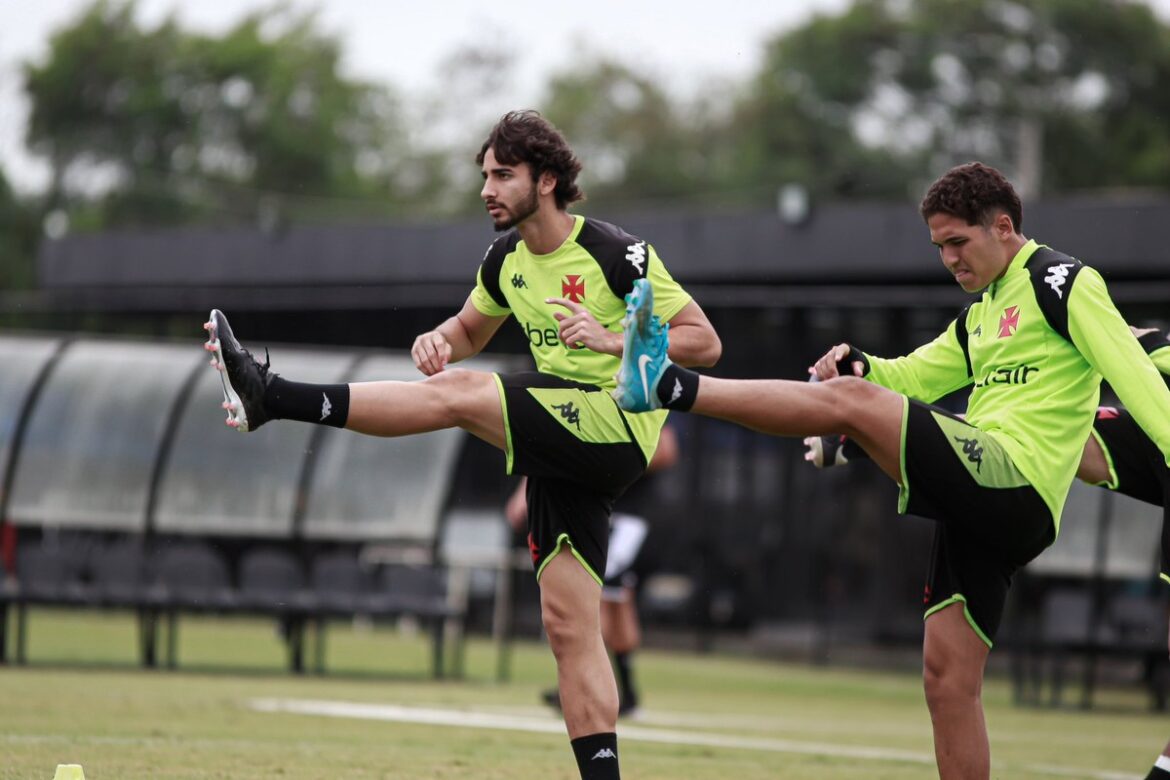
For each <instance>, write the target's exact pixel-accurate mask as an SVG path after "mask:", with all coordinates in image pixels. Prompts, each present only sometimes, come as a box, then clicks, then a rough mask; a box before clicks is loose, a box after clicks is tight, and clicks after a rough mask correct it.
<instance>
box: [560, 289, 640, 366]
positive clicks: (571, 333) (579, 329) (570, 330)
mask: <svg viewBox="0 0 1170 780" xmlns="http://www.w3.org/2000/svg"><path fill="white" fill-rule="evenodd" d="M545 303H548V304H552V305H554V306H563V307H564V308H565V309H567V310H568V314H566V313H565V312H561V311H554V312H553V318H554V319H555V320H556V321H557V322H558V323H559V328H558V330H559V333H560V339H561V343H562V344H564V345H565V346H566V347H568V348H569V349H581V348H582V347H587V348H589V349H591V350H593V351H594V352H604V353H605V354H607V355H615V356H620V355H621V354H622V336H621V334H620V333H613V332H611V331H608V330H606V329H605V328H604V327H603V326H602V324H601V323H600V322H598V321H597V318H596V317H594V316H593V314H592V312H590V311H589V310H588V309H586V308H585V307H584V306H582V305H581V304H579V303H576V302H574V301H570V300H569V299H568V298H546V299H545Z"/></svg>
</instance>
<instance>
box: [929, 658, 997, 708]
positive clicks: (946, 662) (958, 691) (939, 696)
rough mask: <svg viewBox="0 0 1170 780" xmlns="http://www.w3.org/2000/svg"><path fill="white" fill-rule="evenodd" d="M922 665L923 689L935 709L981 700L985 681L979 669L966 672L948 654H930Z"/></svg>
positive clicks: (960, 662) (957, 661) (959, 661)
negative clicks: (981, 690)
mask: <svg viewBox="0 0 1170 780" xmlns="http://www.w3.org/2000/svg"><path fill="white" fill-rule="evenodd" d="M922 661H923V663H922V687H923V690H924V691H925V693H926V703H927V704H928V705H929V706H930V707H931V708H932V709H933V708H936V707H939V706H942V705H946V704H952V703H955V702H962V701H971V700H974V699H978V698H979V692H980V688H981V686H982V680H981V674H980V673H979V670H978V669H976V668H966V666H965V665H964V664H963V663H962V661H961V660H960V659H958V658H956V657H954V656H952V655H950V654H948V653H947V652H945V651H934V652H927V653H925V654H924V655H923V659H922Z"/></svg>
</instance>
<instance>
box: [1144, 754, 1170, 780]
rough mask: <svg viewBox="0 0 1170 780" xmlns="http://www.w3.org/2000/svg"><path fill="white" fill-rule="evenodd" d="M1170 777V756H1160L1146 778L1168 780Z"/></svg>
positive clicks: (1149, 779)
mask: <svg viewBox="0 0 1170 780" xmlns="http://www.w3.org/2000/svg"><path fill="white" fill-rule="evenodd" d="M1167 778H1170V758H1167V757H1166V756H1158V760H1157V761H1156V762H1155V763H1154V766H1153V767H1152V768H1151V769H1150V773H1149V774H1148V775H1146V777H1145V780H1167Z"/></svg>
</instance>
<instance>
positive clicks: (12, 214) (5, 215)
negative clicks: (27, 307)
mask: <svg viewBox="0 0 1170 780" xmlns="http://www.w3.org/2000/svg"><path fill="white" fill-rule="evenodd" d="M38 238H39V229H38V226H37V210H36V208H35V206H34V205H33V204H32V203H31V202H30V201H28V200H25V199H22V198H19V197H17V195H16V193H14V192H13V191H12V187H11V186H9V184H8V178H7V177H6V176H5V175H4V172H3V171H0V289H4V290H8V289H13V288H16V289H28V288H30V287H32V286H33V282H34V281H35V278H36V264H35V260H34V257H35V254H36V246H37V241H38Z"/></svg>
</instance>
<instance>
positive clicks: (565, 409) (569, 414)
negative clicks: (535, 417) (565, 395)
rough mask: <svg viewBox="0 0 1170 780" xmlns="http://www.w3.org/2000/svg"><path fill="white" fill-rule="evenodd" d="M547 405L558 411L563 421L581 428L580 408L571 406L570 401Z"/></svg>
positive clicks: (578, 428)
mask: <svg viewBox="0 0 1170 780" xmlns="http://www.w3.org/2000/svg"><path fill="white" fill-rule="evenodd" d="M549 406H550V407H552V408H553V409H556V410H557V411H558V412H560V413H561V417H562V418H563V419H564V420H565V422H567V423H569V425H576V426H577V430H581V410H580V409H578V408H577V407H575V406H573V402H572V401H569V402H567V403H563V404H549Z"/></svg>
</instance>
